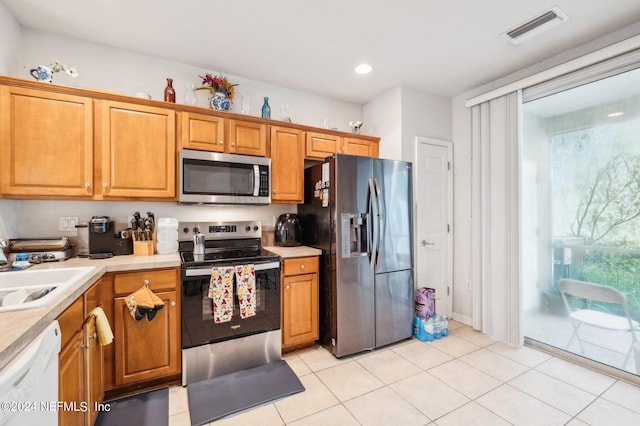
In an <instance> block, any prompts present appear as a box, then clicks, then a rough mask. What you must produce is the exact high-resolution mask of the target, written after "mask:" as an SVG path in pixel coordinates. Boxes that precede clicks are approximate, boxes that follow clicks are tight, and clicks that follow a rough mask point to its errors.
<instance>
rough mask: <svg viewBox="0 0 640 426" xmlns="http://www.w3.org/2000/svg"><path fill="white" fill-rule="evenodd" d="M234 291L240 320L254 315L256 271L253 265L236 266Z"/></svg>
mask: <svg viewBox="0 0 640 426" xmlns="http://www.w3.org/2000/svg"><path fill="white" fill-rule="evenodd" d="M236 290H237V291H238V302H239V304H240V318H242V319H245V318H249V317H252V316H254V315H255V314H256V271H255V267H254V265H238V266H236Z"/></svg>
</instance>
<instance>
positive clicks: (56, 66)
mask: <svg viewBox="0 0 640 426" xmlns="http://www.w3.org/2000/svg"><path fill="white" fill-rule="evenodd" d="M50 67H51V71H53V72H60V71H64V72H65V73H67V74H69V75H70V76H71V77H74V78H75V77H77V76H78V75H79V74H78V71H77V70H76V69H75V68H69V67H67V66H66V65H65V64H63V63H62V62H60V61H53V63H52V64H51V65H50Z"/></svg>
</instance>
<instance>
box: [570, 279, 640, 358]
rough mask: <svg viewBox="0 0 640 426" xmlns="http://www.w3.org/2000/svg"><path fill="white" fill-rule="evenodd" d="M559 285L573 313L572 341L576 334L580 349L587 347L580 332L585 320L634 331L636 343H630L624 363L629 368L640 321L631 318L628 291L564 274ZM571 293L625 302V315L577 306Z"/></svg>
mask: <svg viewBox="0 0 640 426" xmlns="http://www.w3.org/2000/svg"><path fill="white" fill-rule="evenodd" d="M558 288H559V289H560V294H562V300H563V301H564V305H565V307H566V308H567V312H568V313H569V317H570V318H571V322H572V324H573V335H572V336H571V339H570V340H569V344H571V342H572V341H573V338H574V337H576V338H577V339H578V343H579V344H580V349H581V350H582V352H583V353H584V347H583V346H582V341H581V339H580V335H579V334H578V328H579V327H580V326H581V325H582V324H587V325H590V326H593V327H598V328H603V329H606V330H615V331H625V332H630V333H631V340H632V344H631V345H630V346H629V351H628V352H627V356H626V358H625V359H624V364H623V365H622V368H625V367H626V365H627V362H629V358H630V356H631V351H632V350H633V347H634V344H635V343H636V342H637V339H636V334H635V331H636V330H638V325H639V324H638V322H637V321H634V320H632V319H631V316H630V315H629V308H628V307H627V302H626V300H625V298H624V295H623V294H622V293H620V292H619V291H618V290H616V289H615V288H613V287H609V286H606V285H601V284H595V283H590V282H585V281H578V280H572V279H567V278H563V279H561V280H560V281H558ZM567 295H571V296H574V297H578V298H581V299H585V300H588V301H594V302H603V303H614V304H618V305H621V306H622V308H623V310H624V314H625V316H619V315H614V314H611V313H608V312H603V311H596V310H593V309H589V308H586V309H576V308H573V307H572V306H571V304H570V303H569V301H568V299H567Z"/></svg>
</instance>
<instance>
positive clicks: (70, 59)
mask: <svg viewBox="0 0 640 426" xmlns="http://www.w3.org/2000/svg"><path fill="white" fill-rule="evenodd" d="M55 60H58V61H60V62H62V63H63V64H65V65H67V66H69V67H74V68H76V69H77V70H78V73H79V74H80V75H79V77H77V78H71V77H70V76H68V75H66V74H65V73H56V74H55V75H54V77H53V82H54V83H55V84H62V85H68V86H74V87H84V88H95V89H99V90H106V91H112V92H117V93H121V94H125V95H130V96H133V95H135V93H137V92H146V93H148V94H150V95H151V96H152V98H153V99H158V100H162V99H163V97H164V88H165V86H166V78H167V77H170V78H173V86H174V88H175V90H176V102H177V103H184V96H185V92H186V84H187V83H189V82H190V83H194V84H195V85H196V86H199V85H200V84H201V79H200V78H199V77H198V75H204V73H206V72H211V73H214V74H216V73H217V70H206V69H202V68H199V67H194V66H191V65H188V64H181V63H177V62H172V61H167V60H164V59H159V58H155V57H151V56H145V55H141V54H138V53H133V52H128V51H124V50H119V49H114V48H112V47H108V46H104V45H99V44H95V43H90V42H87V41H83V40H78V39H73V38H69V37H63V36H58V35H55V34H51V33H46V32H42V31H36V30H32V29H29V28H24V29H23V38H22V46H21V50H20V55H19V57H18V58H17V64H18V65H17V67H16V69H15V72H14V73H12V75H14V76H15V77H20V78H26V79H31V78H32V77H31V76H30V74H29V70H30V69H32V68H35V67H36V66H37V65H49V64H50V63H52V62H53V61H55ZM227 77H228V79H229V80H230V81H231V82H233V83H238V86H237V87H236V97H235V99H234V103H233V106H232V111H234V112H240V110H241V108H242V104H241V102H240V101H241V98H242V97H245V99H250V101H251V115H254V116H260V114H261V109H262V104H263V98H264V96H268V97H269V104H270V106H271V118H272V119H275V120H278V119H281V118H282V113H281V111H282V109H281V107H282V105H285V104H288V105H289V115H290V116H291V118H292V120H293V122H295V123H299V124H306V125H309V126H316V127H322V126H323V119H324V118H328V119H329V122H330V127H336V128H338V129H339V130H343V131H350V130H351V129H350V127H349V121H350V120H354V121H357V120H362V107H361V105H358V104H354V103H349V102H343V101H338V100H334V99H331V98H328V97H323V96H318V95H314V94H310V93H306V92H299V91H294V90H290V89H287V88H284V87H277V86H273V85H269V84H265V83H262V82H259V81H255V80H248V79H245V78H242V77H240V76H235V75H228V76H227ZM205 93H207V92H205V91H199V92H198V95H199V98H200V99H202V100H203V102H205V103H206V96H200V95H205ZM202 106H205V104H203V105H202ZM362 131H363V133H365V134H368V133H367V132H368V130H367V129H366V127H365V126H363V128H362Z"/></svg>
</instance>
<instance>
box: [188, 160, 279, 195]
mask: <svg viewBox="0 0 640 426" xmlns="http://www.w3.org/2000/svg"><path fill="white" fill-rule="evenodd" d="M270 166H271V159H269V158H262V157H253V156H248V155H234V154H218V153H212V152H204V151H192V150H181V151H180V173H179V185H180V186H179V188H180V195H179V199H178V201H179V202H180V203H181V204H269V203H270V202H271V189H270V185H271V177H270Z"/></svg>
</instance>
